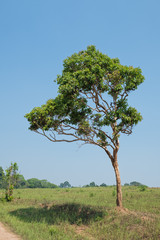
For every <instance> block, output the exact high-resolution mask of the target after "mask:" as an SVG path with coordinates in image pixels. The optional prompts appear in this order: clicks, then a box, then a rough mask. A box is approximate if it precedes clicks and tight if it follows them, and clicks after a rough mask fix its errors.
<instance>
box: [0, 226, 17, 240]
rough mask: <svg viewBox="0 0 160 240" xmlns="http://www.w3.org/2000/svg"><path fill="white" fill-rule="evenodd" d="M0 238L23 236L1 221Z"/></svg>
mask: <svg viewBox="0 0 160 240" xmlns="http://www.w3.org/2000/svg"><path fill="white" fill-rule="evenodd" d="M0 240H21V238H20V237H18V236H17V235H16V234H14V233H12V232H11V231H10V230H9V229H8V228H7V227H6V226H4V225H3V224H2V223H0Z"/></svg>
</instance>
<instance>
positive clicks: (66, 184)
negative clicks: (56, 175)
mask: <svg viewBox="0 0 160 240" xmlns="http://www.w3.org/2000/svg"><path fill="white" fill-rule="evenodd" d="M59 187H60V188H71V184H70V183H69V182H68V181H65V182H64V183H60V185H59Z"/></svg>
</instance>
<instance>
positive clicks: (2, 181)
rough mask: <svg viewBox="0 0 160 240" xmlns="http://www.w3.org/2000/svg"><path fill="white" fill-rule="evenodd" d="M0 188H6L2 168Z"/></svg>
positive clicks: (0, 170) (1, 169) (0, 169)
mask: <svg viewBox="0 0 160 240" xmlns="http://www.w3.org/2000/svg"><path fill="white" fill-rule="evenodd" d="M0 188H5V173H4V170H3V168H2V167H0Z"/></svg>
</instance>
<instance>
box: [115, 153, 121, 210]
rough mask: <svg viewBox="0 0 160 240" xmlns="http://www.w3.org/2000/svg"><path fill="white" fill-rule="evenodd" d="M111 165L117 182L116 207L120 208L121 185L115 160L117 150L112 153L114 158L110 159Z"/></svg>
mask: <svg viewBox="0 0 160 240" xmlns="http://www.w3.org/2000/svg"><path fill="white" fill-rule="evenodd" d="M112 165H113V168H114V171H115V175H116V184H117V200H116V203H117V207H120V208H122V207H123V206H122V187H121V178H120V173H119V167H118V161H117V152H116V154H114V159H113V160H112Z"/></svg>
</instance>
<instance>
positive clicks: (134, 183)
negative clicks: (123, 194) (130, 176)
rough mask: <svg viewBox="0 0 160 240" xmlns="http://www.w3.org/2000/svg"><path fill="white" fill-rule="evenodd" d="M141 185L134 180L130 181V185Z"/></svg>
mask: <svg viewBox="0 0 160 240" xmlns="http://www.w3.org/2000/svg"><path fill="white" fill-rule="evenodd" d="M141 185H142V183H139V182H136V181H133V182H130V186H141Z"/></svg>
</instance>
